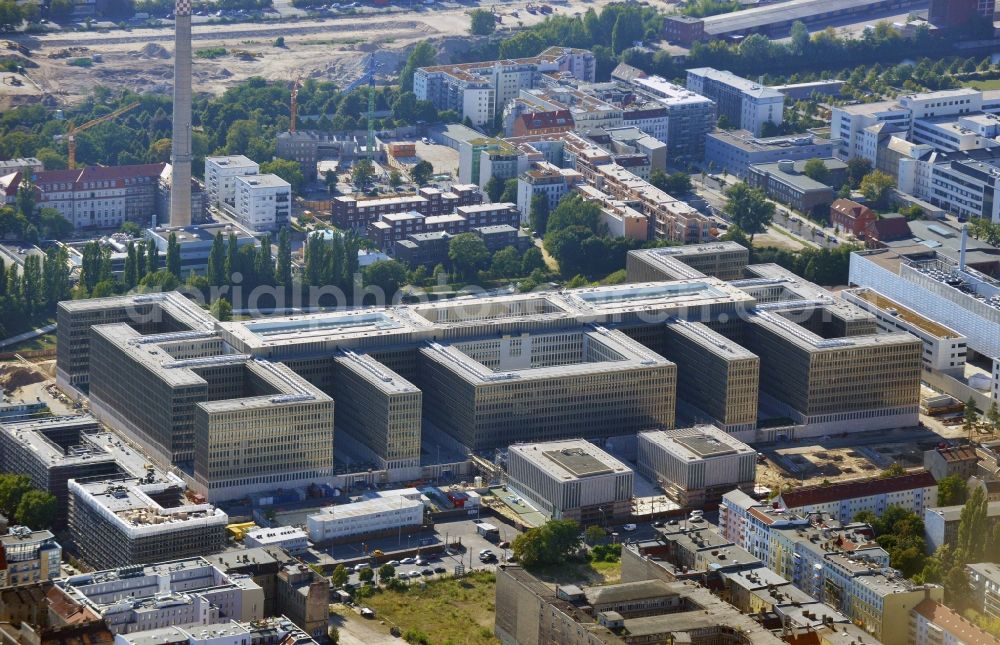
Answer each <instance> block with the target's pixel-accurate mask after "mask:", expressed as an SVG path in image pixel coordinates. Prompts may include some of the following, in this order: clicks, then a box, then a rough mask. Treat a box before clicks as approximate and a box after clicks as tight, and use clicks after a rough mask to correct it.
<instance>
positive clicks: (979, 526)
mask: <svg viewBox="0 0 1000 645" xmlns="http://www.w3.org/2000/svg"><path fill="white" fill-rule="evenodd" d="M986 511H987V499H986V494H985V493H984V492H983V488H982V487H981V486H977V487H976V488H975V489H974V490H973V491H972V494H971V495H970V496H969V500H968V501H967V502H966V503H965V506H964V507H963V508H962V513H961V515H960V516H959V522H958V542H957V544H956V548H955V560H956V561H957V562H958V563H961V564H963V565H964V564H968V563H970V562H982V560H983V555H984V553H985V551H986V536H987V535H988V534H989V532H988V527H989V523H988V520H987V517H986Z"/></svg>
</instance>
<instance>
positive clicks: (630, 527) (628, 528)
mask: <svg viewBox="0 0 1000 645" xmlns="http://www.w3.org/2000/svg"><path fill="white" fill-rule="evenodd" d="M637 528H639V527H637V526H636V525H635V524H626V525H625V526H623V527H622V530H623V531H634V530H636V529H637Z"/></svg>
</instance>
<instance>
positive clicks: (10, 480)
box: [0, 474, 31, 518]
mask: <svg viewBox="0 0 1000 645" xmlns="http://www.w3.org/2000/svg"><path fill="white" fill-rule="evenodd" d="M29 490H31V480H30V479H28V477H27V476H25V475H11V474H4V475H0V511H2V512H3V514H4V515H6V516H7V517H8V518H14V517H16V512H17V505H18V504H20V503H21V497H22V496H23V495H24V494H25V493H27V492H28V491H29Z"/></svg>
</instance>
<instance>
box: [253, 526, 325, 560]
mask: <svg viewBox="0 0 1000 645" xmlns="http://www.w3.org/2000/svg"><path fill="white" fill-rule="evenodd" d="M243 544H244V545H245V546H246V547H247V548H248V549H251V548H254V547H265V546H277V547H281V548H282V549H284V550H285V551H287V552H288V553H289V555H298V554H299V553H302V552H304V551H305V550H306V549H308V548H309V537H308V536H307V535H306V532H305V531H303V530H302V529H300V528H298V527H295V526H275V527H270V528H258V529H254V530H252V531H247V534H246V535H245V536H244V537H243Z"/></svg>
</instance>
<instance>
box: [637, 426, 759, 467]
mask: <svg viewBox="0 0 1000 645" xmlns="http://www.w3.org/2000/svg"><path fill="white" fill-rule="evenodd" d="M639 436H640V437H641V438H642V439H644V440H646V441H649V442H651V443H653V444H655V445H656V446H658V447H660V448H663V449H664V450H666V451H667V452H670V453H672V454H674V455H677V456H678V457H679V458H681V459H684V460H692V461H694V460H704V459H713V458H718V457H724V456H728V455H736V454H740V455H743V454H748V453H752V452H755V451H754V449H753V448H751V447H750V446H748V445H747V444H745V443H743V442H742V441H740V440H739V439H737V438H735V437H734V436H732V435H730V434H729V433H727V432H725V431H723V430H721V429H719V428H717V427H715V426H712V425H697V426H694V427H691V428H680V429H675V430H653V431H650V432H641V433H639Z"/></svg>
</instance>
